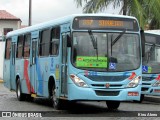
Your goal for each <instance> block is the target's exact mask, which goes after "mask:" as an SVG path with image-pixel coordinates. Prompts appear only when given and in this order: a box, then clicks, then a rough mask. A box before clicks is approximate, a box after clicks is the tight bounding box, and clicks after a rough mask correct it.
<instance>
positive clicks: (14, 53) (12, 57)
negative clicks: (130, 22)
mask: <svg viewBox="0 0 160 120" xmlns="http://www.w3.org/2000/svg"><path fill="white" fill-rule="evenodd" d="M11 49H12V50H11V69H10V71H11V72H10V73H11V74H10V75H11V77H10V78H11V79H10V85H11V89H12V90H16V78H15V58H16V42H12V48H11Z"/></svg>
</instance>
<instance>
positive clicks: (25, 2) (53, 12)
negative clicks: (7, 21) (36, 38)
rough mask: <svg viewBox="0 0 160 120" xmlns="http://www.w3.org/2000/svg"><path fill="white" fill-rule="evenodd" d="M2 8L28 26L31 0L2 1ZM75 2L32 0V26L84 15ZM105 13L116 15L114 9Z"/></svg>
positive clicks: (0, 5) (0, 1)
mask: <svg viewBox="0 0 160 120" xmlns="http://www.w3.org/2000/svg"><path fill="white" fill-rule="evenodd" d="M0 8H1V9H3V10H6V11H8V12H10V13H11V14H13V15H14V16H16V17H18V18H20V19H21V20H22V24H23V25H28V16H29V0H0ZM82 9H83V8H77V5H76V3H75V0H32V24H33V25H34V24H37V23H41V22H45V21H49V20H52V19H56V18H59V17H63V16H66V15H71V14H78V13H82ZM105 13H112V14H116V13H115V12H114V10H113V9H112V7H109V9H108V10H106V11H105Z"/></svg>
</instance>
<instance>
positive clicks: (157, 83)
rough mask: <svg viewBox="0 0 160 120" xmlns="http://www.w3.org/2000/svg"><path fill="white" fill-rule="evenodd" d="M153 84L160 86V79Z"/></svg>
mask: <svg viewBox="0 0 160 120" xmlns="http://www.w3.org/2000/svg"><path fill="white" fill-rule="evenodd" d="M152 86H153V87H158V86H160V81H156V82H155V83H154V84H153V85H152Z"/></svg>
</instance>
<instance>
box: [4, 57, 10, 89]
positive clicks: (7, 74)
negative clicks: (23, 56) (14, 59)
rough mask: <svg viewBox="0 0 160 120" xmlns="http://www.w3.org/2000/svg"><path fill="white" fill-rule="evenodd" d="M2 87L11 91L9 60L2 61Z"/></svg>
mask: <svg viewBox="0 0 160 120" xmlns="http://www.w3.org/2000/svg"><path fill="white" fill-rule="evenodd" d="M3 80H4V86H5V87H7V88H8V89H11V81H10V60H5V61H4V71H3Z"/></svg>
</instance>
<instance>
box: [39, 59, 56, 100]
mask: <svg viewBox="0 0 160 120" xmlns="http://www.w3.org/2000/svg"><path fill="white" fill-rule="evenodd" d="M58 63H59V61H58V59H57V58H56V57H55V58H53V57H47V58H39V59H38V60H37V62H36V66H37V68H36V73H37V76H38V80H37V82H36V83H37V94H38V95H39V96H45V97H48V96H49V91H48V82H49V78H50V77H51V76H52V78H53V79H52V80H55V83H56V86H57V84H58V85H59V68H56V66H57V65H58ZM56 80H57V81H56ZM57 87H58V86H57ZM58 89H59V87H58Z"/></svg>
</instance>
